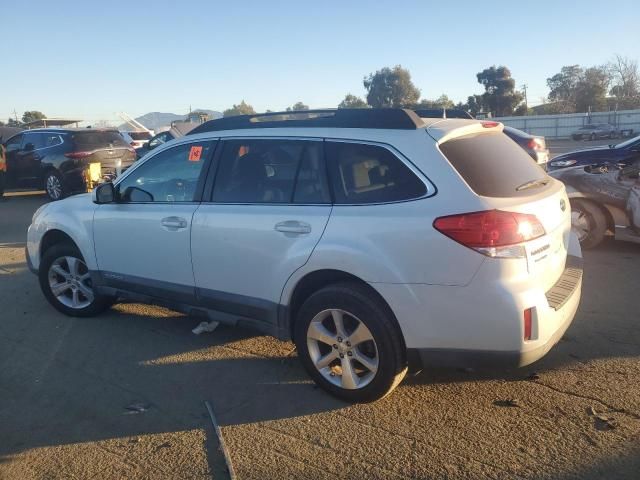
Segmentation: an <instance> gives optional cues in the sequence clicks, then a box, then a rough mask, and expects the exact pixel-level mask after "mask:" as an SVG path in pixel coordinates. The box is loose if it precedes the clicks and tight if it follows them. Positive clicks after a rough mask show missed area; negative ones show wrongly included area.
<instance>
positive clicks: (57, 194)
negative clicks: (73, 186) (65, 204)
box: [44, 170, 67, 201]
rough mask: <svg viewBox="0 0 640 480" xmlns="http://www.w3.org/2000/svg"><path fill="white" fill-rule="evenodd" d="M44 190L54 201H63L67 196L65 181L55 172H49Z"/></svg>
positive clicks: (45, 179)
mask: <svg viewBox="0 0 640 480" xmlns="http://www.w3.org/2000/svg"><path fill="white" fill-rule="evenodd" d="M44 189H45V190H46V192H47V196H48V197H49V198H50V199H51V200H53V201H55V200H62V199H63V198H64V197H65V196H66V195H67V189H66V187H65V184H64V180H63V179H62V176H61V175H60V174H59V173H58V172H56V171H55V170H50V171H49V172H47V174H46V176H45V178H44Z"/></svg>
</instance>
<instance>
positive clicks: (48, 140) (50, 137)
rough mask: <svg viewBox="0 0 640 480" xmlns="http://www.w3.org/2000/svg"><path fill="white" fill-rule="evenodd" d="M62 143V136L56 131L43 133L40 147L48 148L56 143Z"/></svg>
mask: <svg viewBox="0 0 640 480" xmlns="http://www.w3.org/2000/svg"><path fill="white" fill-rule="evenodd" d="M61 143H62V137H60V135H58V134H57V133H45V134H43V142H42V147H40V148H49V147H55V146H56V145H60V144H61Z"/></svg>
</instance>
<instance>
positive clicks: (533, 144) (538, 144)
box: [528, 138, 545, 151]
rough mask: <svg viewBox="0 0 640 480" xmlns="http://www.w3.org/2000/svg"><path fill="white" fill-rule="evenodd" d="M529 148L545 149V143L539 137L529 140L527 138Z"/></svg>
mask: <svg viewBox="0 0 640 480" xmlns="http://www.w3.org/2000/svg"><path fill="white" fill-rule="evenodd" d="M528 145H529V148H530V149H532V150H536V151H538V150H544V149H545V145H544V142H543V141H542V139H541V138H532V139H531V140H529V143H528Z"/></svg>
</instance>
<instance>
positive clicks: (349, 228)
mask: <svg viewBox="0 0 640 480" xmlns="http://www.w3.org/2000/svg"><path fill="white" fill-rule="evenodd" d="M502 128H503V127H502V125H501V124H500V123H497V122H487V121H475V120H443V119H422V118H420V117H418V116H417V115H416V114H415V113H414V112H413V111H410V110H402V109H366V110H317V111H309V112H305V113H304V114H299V113H294V114H291V113H286V114H282V113H278V114H261V115H253V116H241V117H235V118H226V119H221V120H213V121H210V122H206V123H204V124H202V125H201V126H199V127H198V128H196V129H195V130H193V131H192V132H191V133H190V134H189V135H187V136H186V137H183V138H181V139H179V140H177V141H173V142H169V143H167V144H166V145H164V146H162V147H161V148H158V149H157V150H155V151H154V152H153V153H152V154H150V155H148V156H147V157H146V158H145V159H143V160H142V161H141V162H140V163H139V164H136V165H134V166H133V167H132V168H130V169H129V170H128V171H127V172H126V173H125V174H123V175H122V176H121V177H120V178H118V179H117V180H116V181H115V182H114V183H113V184H111V183H107V184H103V185H101V186H99V187H98V188H97V189H96V190H94V192H93V193H92V194H86V195H80V196H76V197H72V198H68V199H66V200H64V201H61V202H55V203H50V204H47V205H45V206H43V207H41V208H40V209H39V210H38V211H37V212H36V213H35V214H34V216H33V222H32V224H31V226H30V227H29V231H28V244H27V250H28V251H27V258H28V262H29V264H30V267H31V269H32V270H33V271H34V272H37V274H38V276H39V281H40V285H41V287H42V291H43V292H44V295H45V296H46V298H47V299H48V300H49V302H51V304H52V305H53V306H54V307H55V308H57V309H58V310H60V311H61V312H63V313H65V314H68V315H74V316H83V317H84V316H91V315H96V314H98V313H99V312H101V311H102V310H104V309H105V308H107V307H108V306H109V305H111V304H112V303H113V302H115V301H117V300H118V299H126V300H131V301H139V302H148V303H154V304H160V305H164V306H168V307H170V308H173V309H175V310H178V311H183V312H186V313H191V314H196V313H197V314H200V315H202V314H206V315H207V316H209V318H211V319H213V320H217V321H220V322H222V323H225V324H232V325H235V324H241V325H247V326H251V327H255V328H257V329H259V330H260V331H262V332H265V333H268V334H271V335H274V336H276V337H278V338H282V339H293V340H294V342H295V344H296V347H297V351H298V355H299V357H300V360H301V361H302V363H303V365H304V367H305V368H306V370H307V371H308V372H309V374H310V375H311V377H312V378H313V379H314V380H315V381H316V382H317V383H318V384H319V385H320V386H321V387H323V388H324V389H326V390H327V391H329V392H330V393H332V394H334V395H336V396H338V397H341V398H343V399H346V400H349V401H372V400H375V399H379V398H381V397H383V396H384V395H386V394H388V393H389V392H390V391H391V390H393V389H394V388H395V387H396V385H398V383H399V382H400V381H401V380H402V378H403V376H404V375H405V372H406V371H407V365H408V364H409V362H411V361H413V360H420V361H421V362H422V363H423V364H425V365H457V366H479V365H482V364H499V365H505V366H507V365H510V366H513V365H515V366H521V365H526V364H529V363H531V362H533V361H535V360H537V359H539V358H540V357H542V356H543V355H545V354H546V353H547V352H548V351H549V349H550V348H551V347H552V346H553V345H554V344H555V343H556V342H557V341H558V340H559V339H560V337H561V336H562V335H563V333H564V332H565V330H566V329H567V328H568V327H569V325H570V323H571V321H572V320H573V317H574V315H575V312H576V309H577V307H578V303H579V300H580V292H581V282H582V262H581V251H580V246H579V243H578V241H577V239H576V237H575V235H574V234H573V233H572V232H571V218H570V215H571V209H570V207H569V201H568V199H567V196H566V193H565V188H564V186H563V184H562V183H560V182H558V181H556V180H554V179H553V178H551V177H549V176H548V175H547V174H546V173H545V172H544V171H543V170H542V169H541V168H540V167H539V166H537V165H536V164H535V163H534V162H532V161H531V158H530V157H529V156H528V155H527V154H526V153H525V152H524V151H523V150H522V149H521V148H520V147H519V146H518V145H516V144H515V143H514V142H513V141H512V140H510V139H509V138H508V137H507V136H506V135H504V134H503V133H502Z"/></svg>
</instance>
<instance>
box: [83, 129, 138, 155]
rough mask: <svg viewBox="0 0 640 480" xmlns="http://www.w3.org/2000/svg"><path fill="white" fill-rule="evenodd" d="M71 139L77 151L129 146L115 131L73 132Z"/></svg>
mask: <svg viewBox="0 0 640 480" xmlns="http://www.w3.org/2000/svg"><path fill="white" fill-rule="evenodd" d="M71 138H72V140H73V142H74V143H75V145H76V148H77V149H78V150H96V149H100V148H121V147H128V146H129V144H128V143H127V142H126V141H125V140H124V138H122V135H120V132H117V131H115V130H102V131H96V130H93V131H91V130H89V131H86V132H74V133H73V134H72V136H71Z"/></svg>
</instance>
